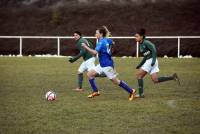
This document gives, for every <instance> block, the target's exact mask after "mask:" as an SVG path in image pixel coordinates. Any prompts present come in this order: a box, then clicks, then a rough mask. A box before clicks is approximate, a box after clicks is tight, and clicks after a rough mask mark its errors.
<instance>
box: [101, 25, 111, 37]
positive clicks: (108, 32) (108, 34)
mask: <svg viewBox="0 0 200 134" xmlns="http://www.w3.org/2000/svg"><path fill="white" fill-rule="evenodd" d="M102 27H103V28H104V29H105V30H106V37H111V36H112V35H111V32H110V31H109V30H108V28H107V27H106V26H102Z"/></svg>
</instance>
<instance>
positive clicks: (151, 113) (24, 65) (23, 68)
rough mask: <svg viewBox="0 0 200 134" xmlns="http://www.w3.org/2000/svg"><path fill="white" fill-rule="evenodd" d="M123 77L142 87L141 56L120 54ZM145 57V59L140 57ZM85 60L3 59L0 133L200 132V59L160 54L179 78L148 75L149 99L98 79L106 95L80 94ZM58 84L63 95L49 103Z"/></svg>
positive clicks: (163, 68) (165, 65) (118, 60)
mask: <svg viewBox="0 0 200 134" xmlns="http://www.w3.org/2000/svg"><path fill="white" fill-rule="evenodd" d="M114 60H115V62H116V69H117V72H118V73H119V74H120V75H119V78H120V79H123V80H125V81H126V82H127V83H129V85H131V86H132V87H135V88H136V87H137V81H136V77H135V73H136V69H135V66H136V65H137V63H138V62H139V59H136V58H131V59H129V58H127V59H122V58H115V59H114ZM140 60H141V59H140ZM80 62H81V60H79V61H78V62H76V63H74V64H69V63H68V62H67V59H66V58H30V57H23V58H8V57H1V58H0V134H79V133H81V134H176V133H177V134H199V133H200V59H199V58H193V59H177V58H169V59H159V64H160V70H161V71H160V75H167V74H172V73H173V72H177V73H178V74H179V76H180V78H181V83H182V86H178V85H177V83H176V82H175V81H170V82H166V83H161V84H158V85H154V84H153V83H152V82H151V79H150V77H149V76H148V77H146V79H145V95H146V97H145V99H135V100H134V101H132V102H129V101H128V98H127V97H128V94H127V93H126V92H125V91H123V90H122V89H120V88H119V87H117V86H114V85H112V84H111V82H110V81H108V80H107V78H97V81H96V83H97V85H98V87H99V88H100V89H102V90H101V96H99V97H96V98H93V99H88V98H87V95H88V94H89V93H90V92H91V89H90V86H89V85H88V82H87V79H85V80H84V88H85V89H86V91H85V92H82V93H77V92H74V91H72V90H71V89H73V88H75V87H76V70H77V68H78V66H79V64H80ZM49 89H53V90H54V91H55V92H56V93H57V100H56V101H54V102H52V103H51V102H47V101H46V100H45V98H44V96H45V93H46V91H48V90H49Z"/></svg>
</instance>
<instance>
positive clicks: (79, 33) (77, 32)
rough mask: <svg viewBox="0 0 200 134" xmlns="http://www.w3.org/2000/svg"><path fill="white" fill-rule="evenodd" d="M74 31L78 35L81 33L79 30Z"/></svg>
mask: <svg viewBox="0 0 200 134" xmlns="http://www.w3.org/2000/svg"><path fill="white" fill-rule="evenodd" d="M74 33H76V34H78V35H80V36H81V35H82V34H81V32H79V31H75V32H74Z"/></svg>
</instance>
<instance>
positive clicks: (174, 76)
mask: <svg viewBox="0 0 200 134" xmlns="http://www.w3.org/2000/svg"><path fill="white" fill-rule="evenodd" d="M172 76H173V78H174V80H175V81H177V83H178V85H179V86H180V85H181V83H180V79H179V77H178V75H177V74H176V73H174V74H173V75H172Z"/></svg>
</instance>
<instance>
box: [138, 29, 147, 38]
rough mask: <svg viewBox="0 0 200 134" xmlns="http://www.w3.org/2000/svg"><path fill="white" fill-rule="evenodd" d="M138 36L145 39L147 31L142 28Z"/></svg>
mask: <svg viewBox="0 0 200 134" xmlns="http://www.w3.org/2000/svg"><path fill="white" fill-rule="evenodd" d="M137 34H139V35H140V36H143V38H145V34H146V30H145V29H144V28H141V29H140V30H139V31H138V32H137Z"/></svg>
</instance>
